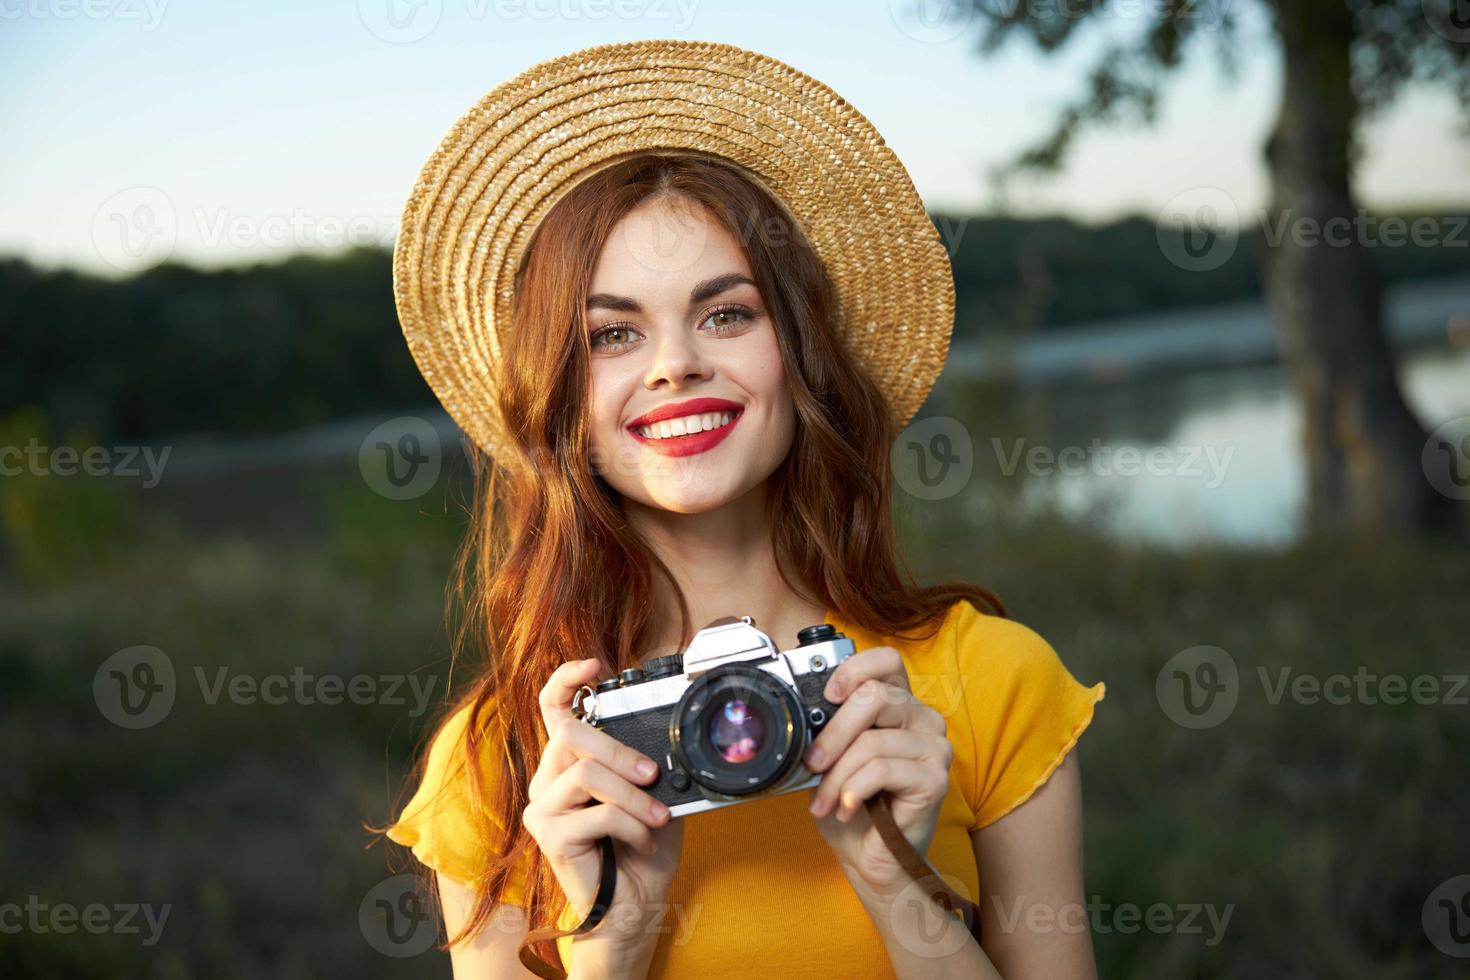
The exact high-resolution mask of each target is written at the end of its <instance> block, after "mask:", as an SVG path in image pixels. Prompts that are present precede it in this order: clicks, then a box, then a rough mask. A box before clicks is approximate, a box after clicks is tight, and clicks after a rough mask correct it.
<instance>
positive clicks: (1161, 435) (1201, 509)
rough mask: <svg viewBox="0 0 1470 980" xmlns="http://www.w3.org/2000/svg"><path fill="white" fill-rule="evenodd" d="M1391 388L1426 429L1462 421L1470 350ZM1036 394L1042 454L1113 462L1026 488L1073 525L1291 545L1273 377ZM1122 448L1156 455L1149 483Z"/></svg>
mask: <svg viewBox="0 0 1470 980" xmlns="http://www.w3.org/2000/svg"><path fill="white" fill-rule="evenodd" d="M1399 377H1400V383H1401V384H1402V385H1403V387H1404V393H1405V397H1406V398H1408V400H1409V403H1410V405H1411V407H1412V408H1413V409H1414V410H1415V411H1416V413H1417V414H1418V416H1419V419H1420V420H1421V421H1422V422H1423V423H1424V424H1425V427H1426V428H1427V429H1430V430H1432V429H1434V428H1435V427H1436V426H1438V425H1440V424H1442V423H1444V422H1446V421H1449V420H1450V419H1453V418H1458V417H1461V416H1470V349H1462V350H1458V351H1456V350H1451V349H1447V348H1438V349H1432V350H1424V349H1420V350H1417V351H1413V352H1409V353H1405V354H1403V355H1401V359H1400V370H1399ZM1036 394H1037V395H1038V397H1041V398H1043V399H1044V400H1045V401H1046V402H1047V403H1048V405H1049V412H1048V414H1049V416H1050V417H1049V424H1048V425H1047V427H1046V431H1045V433H1044V435H1043V436H1042V437H1041V438H1042V439H1044V440H1045V441H1046V442H1047V443H1048V444H1049V445H1050V446H1052V447H1054V448H1056V449H1058V450H1059V449H1060V448H1061V447H1065V446H1083V447H1085V446H1089V445H1090V444H1093V440H1094V439H1096V440H1097V441H1098V443H1099V444H1101V445H1102V446H1104V447H1106V448H1107V449H1108V450H1110V451H1111V453H1112V458H1113V459H1114V460H1117V462H1116V463H1115V464H1114V465H1111V466H1105V465H1104V466H1094V465H1072V466H1070V467H1067V468H1063V467H1061V466H1056V467H1053V468H1051V469H1050V470H1049V471H1047V473H1046V474H1045V475H1046V479H1039V480H1038V479H1031V480H1029V481H1028V483H1027V487H1026V492H1027V494H1030V495H1032V496H1037V495H1040V496H1045V497H1047V498H1048V499H1050V500H1051V501H1053V502H1054V503H1055V504H1056V505H1057V506H1058V507H1059V509H1061V510H1062V511H1063V512H1065V513H1068V514H1071V515H1073V516H1082V515H1086V514H1089V513H1090V514H1091V515H1092V517H1093V518H1094V519H1095V520H1097V521H1099V522H1100V524H1101V525H1102V526H1103V527H1104V528H1106V529H1108V530H1109V531H1111V532H1113V533H1115V534H1117V535H1120V536H1128V537H1136V538H1142V539H1146V540H1149V541H1153V542H1158V543H1164V544H1170V545H1185V544H1188V543H1190V542H1193V541H1201V540H1205V541H1228V542H1234V543H1242V544H1261V545H1281V544H1285V543H1287V542H1289V541H1290V540H1291V539H1292V538H1293V537H1294V536H1295V535H1296V534H1297V532H1298V528H1299V524H1300V522H1299V514H1300V511H1301V508H1302V504H1303V501H1304V498H1305V494H1306V474H1305V468H1304V463H1303V457H1302V453H1301V451H1300V449H1299V440H1300V432H1301V414H1300V411H1299V409H1298V407H1297V405H1296V402H1295V400H1294V399H1293V398H1291V397H1290V396H1289V393H1288V391H1287V389H1286V387H1285V385H1284V384H1283V377H1282V372H1281V369H1280V367H1279V366H1276V365H1269V366H1255V367H1232V368H1226V369H1220V370H1214V371H1203V372H1201V371H1193V372H1189V373H1185V374H1179V375H1176V376H1172V377H1170V376H1154V377H1151V378H1149V379H1148V380H1146V381H1144V380H1139V381H1130V382H1124V383H1117V384H1111V385H1069V384H1065V383H1059V384H1054V385H1048V386H1047V387H1046V388H1045V389H1039V390H1037V391H1036ZM1007 445H1009V444H1007ZM1124 447H1130V448H1131V450H1132V451H1135V452H1136V453H1138V454H1139V457H1140V458H1141V459H1146V457H1144V454H1146V453H1147V452H1149V451H1150V450H1153V451H1154V453H1155V463H1156V464H1157V465H1155V466H1153V467H1152V469H1153V471H1154V472H1150V467H1149V466H1147V465H1143V464H1141V463H1134V464H1132V465H1130V466H1128V467H1126V468H1125V467H1124V466H1123V465H1122V460H1121V459H1119V457H1118V455H1117V454H1118V452H1119V451H1120V450H1121V449H1123V448H1124ZM976 448H977V451H989V450H990V448H991V447H985V448H984V449H983V450H982V448H981V447H980V446H978V445H977V447H976ZM1074 457H1075V454H1074Z"/></svg>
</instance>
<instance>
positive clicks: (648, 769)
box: [637, 759, 658, 779]
mask: <svg viewBox="0 0 1470 980" xmlns="http://www.w3.org/2000/svg"><path fill="white" fill-rule="evenodd" d="M637 769H638V775H640V776H642V777H643V778H644V779H647V778H649V777H650V776H652V775H653V774H654V773H656V772H658V766H656V765H654V764H653V762H652V761H650V760H648V759H644V760H643V761H642V762H640V763H638V765H637Z"/></svg>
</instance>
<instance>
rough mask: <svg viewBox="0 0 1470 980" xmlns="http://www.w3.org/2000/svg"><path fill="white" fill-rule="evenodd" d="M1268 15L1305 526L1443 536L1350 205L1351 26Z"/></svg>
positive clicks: (1318, 7) (1282, 301) (1281, 273)
mask: <svg viewBox="0 0 1470 980" xmlns="http://www.w3.org/2000/svg"><path fill="white" fill-rule="evenodd" d="M1276 15H1277V26H1278V29H1279V32H1280V37H1281V47H1282V53H1283V58H1284V71H1283V91H1282V98H1281V111H1280V115H1279V117H1278V118H1277V121H1276V126H1275V130H1274V132H1273V133H1272V134H1271V137H1270V139H1269V141H1268V143H1267V145H1266V161H1267V164H1268V167H1269V170H1270V178H1271V202H1270V205H1269V208H1268V213H1267V216H1266V221H1265V222H1264V225H1265V227H1264V229H1263V230H1264V231H1265V237H1266V244H1265V250H1264V252H1263V257H1264V262H1263V275H1264V280H1265V293H1266V300H1267V303H1268V305H1269V307H1270V309H1271V312H1272V317H1273V319H1274V321H1275V323H1276V329H1277V334H1278V338H1279V342H1280V346H1281V352H1282V358H1283V361H1284V364H1285V368H1286V372H1287V375H1288V377H1289V379H1290V383H1291V384H1292V386H1293V387H1294V388H1295V390H1296V393H1297V396H1298V399H1299V402H1300V404H1301V406H1302V415H1303V426H1302V440H1303V445H1302V448H1303V451H1304V453H1305V458H1306V462H1307V508H1306V514H1305V515H1304V516H1305V519H1306V520H1305V527H1304V530H1305V531H1306V532H1307V533H1308V534H1312V535H1322V534H1331V533H1337V532H1344V531H1383V532H1390V533H1411V534H1431V533H1434V532H1437V531H1443V530H1446V529H1448V528H1450V527H1452V526H1454V523H1455V521H1456V512H1455V507H1454V502H1453V501H1451V500H1450V499H1449V498H1448V497H1445V496H1443V495H1441V494H1439V493H1438V492H1436V491H1435V490H1434V488H1433V487H1432V486H1431V485H1430V483H1429V481H1428V480H1427V479H1426V477H1425V474H1424V471H1423V467H1422V465H1421V454H1422V451H1423V448H1424V443H1425V440H1426V439H1427V438H1428V433H1427V432H1426V431H1425V429H1424V427H1423V426H1422V425H1421V424H1420V423H1419V421H1418V419H1416V418H1415V417H1414V414H1413V412H1412V411H1411V410H1410V409H1409V406H1408V404H1407V403H1406V402H1405V401H1404V397H1403V393H1402V391H1401V390H1400V388H1399V384H1398V380H1397V378H1396V376H1395V364H1394V352H1393V348H1392V347H1391V346H1390V344H1389V342H1388V340H1387V337H1386V335H1385V333H1384V324H1383V301H1382V295H1381V289H1380V285H1379V281H1378V276H1377V273H1376V272H1375V270H1374V268H1373V265H1372V263H1371V261H1370V253H1369V251H1368V248H1367V246H1366V245H1365V242H1372V241H1373V240H1374V239H1373V237H1372V236H1374V235H1376V234H1377V231H1376V229H1375V228H1374V227H1373V225H1371V224H1370V223H1369V222H1368V221H1366V220H1365V219H1364V218H1362V217H1360V212H1359V209H1358V207H1357V205H1356V203H1355V202H1354V200H1353V193H1352V186H1351V181H1352V177H1351V174H1352V155H1353V127H1354V123H1355V121H1356V116H1357V101H1356V99H1355V98H1354V95H1353V92H1352V88H1351V81H1350V74H1349V51H1350V48H1351V44H1352V39H1353V23H1352V17H1351V14H1350V13H1349V12H1348V10H1347V4H1346V3H1342V2H1338V3H1281V4H1279V5H1276Z"/></svg>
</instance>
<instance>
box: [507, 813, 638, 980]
mask: <svg viewBox="0 0 1470 980" xmlns="http://www.w3.org/2000/svg"><path fill="white" fill-rule="evenodd" d="M601 845H602V872H601V874H600V875H599V880H598V882H597V894H596V895H595V896H594V897H593V899H592V910H591V911H590V912H588V913H587V917H586V918H584V919H583V920H582V921H581V922H580V923H579V924H577V925H575V926H573V927H572V928H570V929H555V928H552V927H551V926H543V927H542V928H540V929H532V930H531V931H529V932H527V933H526V934H525V935H524V936H522V937H521V945H520V948H519V949H517V950H516V955H517V956H519V957H520V959H521V965H522V966H524V967H525V968H526V969H528V970H530V971H531V972H532V973H534V974H536V976H538V977H541V980H567V973H566V971H565V970H563V969H562V968H561V966H560V965H559V964H552V963H548V962H546V961H545V960H543V959H542V958H541V957H540V956H538V955H537V954H536V949H535V946H536V944H537V943H540V942H546V941H548V940H551V941H555V940H557V939H560V938H561V937H563V936H574V935H580V934H581V933H584V932H591V931H592V930H593V929H595V928H596V927H597V924H598V923H599V922H601V921H602V917H603V916H605V915H607V910H608V908H609V907H611V905H612V900H613V892H614V891H616V890H617V885H618V865H617V859H616V858H615V857H614V855H613V845H612V838H611V837H604V838H603V839H602V841H601Z"/></svg>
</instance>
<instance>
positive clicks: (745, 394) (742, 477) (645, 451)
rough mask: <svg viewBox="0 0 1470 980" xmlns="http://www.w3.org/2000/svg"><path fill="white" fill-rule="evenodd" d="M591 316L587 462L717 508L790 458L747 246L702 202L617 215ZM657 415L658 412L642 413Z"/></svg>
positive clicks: (617, 477) (654, 491)
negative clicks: (650, 423)
mask: <svg viewBox="0 0 1470 980" xmlns="http://www.w3.org/2000/svg"><path fill="white" fill-rule="evenodd" d="M587 324H588V333H589V341H590V344H591V349H592V364H591V391H590V406H591V408H590V411H591V421H592V463H593V467H594V468H595V469H596V470H597V471H598V472H600V473H601V474H602V476H603V478H604V479H605V480H607V482H608V483H609V484H610V485H611V486H612V487H613V489H614V490H616V491H617V492H618V493H619V494H621V495H622V496H623V497H624V498H625V499H626V500H632V501H636V502H638V503H641V504H644V505H645V506H648V507H655V508H659V509H661V510H669V511H675V512H678V513H698V512H702V511H707V510H712V509H714V508H716V507H719V506H721V505H723V504H725V503H727V502H728V501H731V500H735V499H737V498H739V497H741V496H743V495H744V494H745V493H747V492H748V491H750V490H751V489H753V488H755V487H757V486H759V485H761V484H762V483H763V482H764V481H765V480H766V478H767V477H769V476H770V475H771V473H772V472H773V471H774V470H775V469H776V467H777V466H779V465H780V464H781V461H782V460H784V459H785V458H786V454H787V452H788V451H789V450H790V448H791V441H792V437H793V433H794V431H795V413H794V411H793V409H792V404H791V395H790V391H789V390H788V388H787V386H786V378H785V373H784V370H783V368H782V365H781V356H780V351H779V349H778V348H777V345H776V332H775V328H774V326H773V325H772V323H771V319H770V316H769V314H768V313H767V310H766V305H765V302H764V301H763V299H762V297H761V294H760V291H759V290H758V289H757V288H756V286H755V282H754V277H753V276H752V275H751V270H750V264H749V263H748V262H747V261H746V258H745V254H744V252H742V251H741V249H740V246H739V245H738V244H737V243H736V241H735V239H734V238H733V237H731V236H730V234H729V233H728V232H727V231H725V229H724V227H723V226H722V225H720V224H719V223H718V222H717V221H715V220H714V219H713V218H712V217H711V216H710V215H709V214H708V213H707V212H706V211H705V210H704V209H703V207H701V206H699V205H697V204H694V203H692V202H690V201H688V200H687V199H685V198H681V197H670V196H665V197H662V198H658V199H650V200H647V201H645V202H644V203H643V204H641V205H640V206H639V207H637V208H636V209H634V210H633V211H631V212H629V214H628V215H627V216H626V217H624V218H623V219H622V221H620V222H619V223H618V224H617V225H616V226H614V228H613V230H612V233H611V234H610V235H609V236H608V240H607V243H606V245H604V247H603V250H602V253H601V255H600V256H599V257H598V260H597V266H596V268H595V269H594V271H593V274H592V283H591V288H590V289H589V290H588V302H587ZM705 399H711V400H713V401H710V402H706V403H704V404H700V402H699V401H696V400H701V401H702V400H705ZM691 403H692V404H691ZM671 408H672V409H673V412H672V414H670V413H668V412H667V411H664V410H667V409H671ZM650 414H652V415H653V417H654V418H655V419H661V421H659V422H657V423H655V424H654V425H653V426H652V428H651V429H649V428H645V427H644V426H642V425H639V424H637V423H639V422H641V421H647V420H648V417H649V416H650ZM727 419H728V420H729V421H727ZM721 423H724V424H721ZM711 426H713V428H711ZM681 432H682V433H684V434H682V435H681V434H679V433H681Z"/></svg>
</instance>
